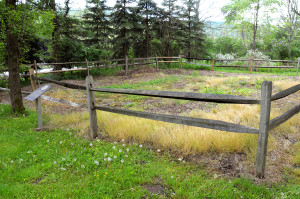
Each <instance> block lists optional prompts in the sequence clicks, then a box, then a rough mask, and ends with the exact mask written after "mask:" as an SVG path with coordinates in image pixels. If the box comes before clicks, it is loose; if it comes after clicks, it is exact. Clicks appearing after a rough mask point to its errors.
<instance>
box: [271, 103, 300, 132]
mask: <svg viewBox="0 0 300 199" xmlns="http://www.w3.org/2000/svg"><path fill="white" fill-rule="evenodd" d="M299 112H300V105H298V106H295V107H294V108H292V109H290V110H288V111H287V112H285V113H284V114H282V115H280V116H278V117H276V118H274V119H273V120H271V121H270V125H269V130H272V129H274V128H276V127H277V126H279V125H281V124H283V123H284V122H286V121H287V120H289V119H290V118H291V117H293V116H294V115H296V114H298V113H299Z"/></svg>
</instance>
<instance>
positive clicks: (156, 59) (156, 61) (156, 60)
mask: <svg viewBox="0 0 300 199" xmlns="http://www.w3.org/2000/svg"><path fill="white" fill-rule="evenodd" d="M155 63H156V70H157V69H158V58H157V55H155Z"/></svg>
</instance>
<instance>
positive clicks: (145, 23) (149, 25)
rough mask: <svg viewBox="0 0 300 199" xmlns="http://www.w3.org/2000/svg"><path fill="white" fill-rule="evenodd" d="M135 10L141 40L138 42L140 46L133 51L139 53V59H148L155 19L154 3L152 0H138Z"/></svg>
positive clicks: (155, 8)
mask: <svg viewBox="0 0 300 199" xmlns="http://www.w3.org/2000/svg"><path fill="white" fill-rule="evenodd" d="M137 10H138V15H139V16H140V19H141V24H142V39H141V42H140V44H141V45H140V46H136V48H137V49H135V51H136V52H139V53H140V56H141V57H149V56H150V53H151V46H150V44H151V42H150V41H151V38H153V37H154V34H153V24H154V23H155V21H156V19H157V14H156V13H157V7H156V3H155V2H153V1H152V0H140V1H139V3H138V6H137ZM144 48H146V51H144ZM140 49H141V50H140ZM138 56H139V55H138Z"/></svg>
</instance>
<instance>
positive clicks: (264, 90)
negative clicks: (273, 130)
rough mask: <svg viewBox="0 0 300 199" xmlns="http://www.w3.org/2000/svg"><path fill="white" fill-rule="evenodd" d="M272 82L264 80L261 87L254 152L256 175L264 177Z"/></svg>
mask: <svg viewBox="0 0 300 199" xmlns="http://www.w3.org/2000/svg"><path fill="white" fill-rule="evenodd" d="M271 95H272V82H271V81H264V82H263V83H262V87H261V110H260V123H259V134H258V144H257V153H256V177H258V178H264V176H265V167H266V156H267V150H268V137H269V133H268V132H269V124H270V111H271Z"/></svg>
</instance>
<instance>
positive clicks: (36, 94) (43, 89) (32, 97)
mask: <svg viewBox="0 0 300 199" xmlns="http://www.w3.org/2000/svg"><path fill="white" fill-rule="evenodd" d="M50 88H51V84H47V85H44V86H41V87H40V88H38V89H36V90H35V91H33V92H32V93H31V94H30V95H28V96H27V97H25V99H26V100H29V101H34V100H36V99H37V98H38V97H40V96H41V95H43V94H44V93H45V92H46V91H48V90H49V89H50Z"/></svg>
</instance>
